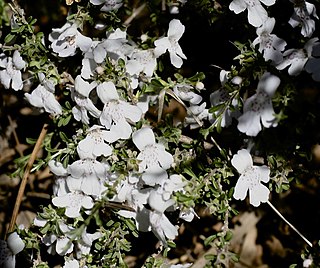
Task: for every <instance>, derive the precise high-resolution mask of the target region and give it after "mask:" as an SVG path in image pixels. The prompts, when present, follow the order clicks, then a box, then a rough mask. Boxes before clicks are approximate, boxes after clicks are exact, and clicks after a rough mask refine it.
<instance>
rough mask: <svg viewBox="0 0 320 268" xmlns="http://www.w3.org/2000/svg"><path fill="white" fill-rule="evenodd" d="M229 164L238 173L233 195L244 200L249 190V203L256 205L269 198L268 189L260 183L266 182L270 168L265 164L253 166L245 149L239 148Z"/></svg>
mask: <svg viewBox="0 0 320 268" xmlns="http://www.w3.org/2000/svg"><path fill="white" fill-rule="evenodd" d="M231 164H232V165H233V166H234V167H235V168H236V169H237V171H238V172H239V173H240V177H239V179H238V181H237V184H236V186H235V191H234V194H233V197H234V198H235V199H240V200H244V199H245V198H246V196H247V192H248V190H249V199H250V204H251V205H253V206H255V207H257V206H259V205H260V203H261V202H267V201H268V199H269V194H270V191H269V189H268V188H267V187H266V186H264V185H263V184H261V182H268V181H269V179H270V178H269V175H270V170H269V168H268V167H267V166H265V165H264V166H254V165H253V161H252V157H251V155H250V154H249V152H248V151H247V150H246V149H242V150H239V151H238V152H237V154H235V155H234V156H233V157H232V159H231Z"/></svg>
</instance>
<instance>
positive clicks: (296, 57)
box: [276, 37, 318, 76]
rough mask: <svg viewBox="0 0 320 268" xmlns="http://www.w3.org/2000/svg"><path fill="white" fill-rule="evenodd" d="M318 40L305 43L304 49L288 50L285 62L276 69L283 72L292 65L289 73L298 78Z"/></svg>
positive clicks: (284, 56)
mask: <svg viewBox="0 0 320 268" xmlns="http://www.w3.org/2000/svg"><path fill="white" fill-rule="evenodd" d="M317 41H318V38H316V37H315V38H312V39H310V40H309V41H308V42H306V43H305V45H304V48H302V49H288V50H286V51H285V52H284V53H283V61H282V62H280V63H279V64H278V65H277V66H276V68H277V69H278V70H283V69H284V68H286V67H287V66H289V65H290V67H289V69H288V73H289V74H290V75H294V76H297V75H298V74H300V73H301V71H302V70H303V68H304V66H305V64H306V62H307V61H308V58H309V57H311V53H312V47H313V46H314V45H316V44H317V43H318V42H317Z"/></svg>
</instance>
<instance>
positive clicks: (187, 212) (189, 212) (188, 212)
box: [179, 208, 199, 222]
mask: <svg viewBox="0 0 320 268" xmlns="http://www.w3.org/2000/svg"><path fill="white" fill-rule="evenodd" d="M194 216H196V217H197V218H199V216H198V215H197V213H196V212H195V211H194V209H193V208H187V209H184V210H182V211H180V213H179V218H180V219H183V220H184V221H187V222H191V221H192V220H193V218H194Z"/></svg>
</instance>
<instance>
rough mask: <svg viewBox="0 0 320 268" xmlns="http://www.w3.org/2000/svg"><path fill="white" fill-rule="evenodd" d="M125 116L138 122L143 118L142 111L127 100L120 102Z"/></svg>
mask: <svg viewBox="0 0 320 268" xmlns="http://www.w3.org/2000/svg"><path fill="white" fill-rule="evenodd" d="M120 105H121V108H122V110H123V115H124V116H125V118H128V119H130V120H131V121H132V122H138V121H139V120H140V119H141V116H142V111H141V109H140V108H139V107H138V106H136V105H131V104H129V103H127V102H121V103H120Z"/></svg>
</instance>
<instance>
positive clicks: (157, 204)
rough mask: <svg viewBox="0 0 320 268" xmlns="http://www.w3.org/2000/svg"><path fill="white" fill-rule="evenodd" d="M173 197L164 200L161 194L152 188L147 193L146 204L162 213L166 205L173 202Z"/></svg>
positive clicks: (168, 205)
mask: <svg viewBox="0 0 320 268" xmlns="http://www.w3.org/2000/svg"><path fill="white" fill-rule="evenodd" d="M174 203H175V202H174V200H173V199H169V200H164V199H163V198H162V194H160V193H158V192H157V191H156V190H152V191H151V192H150V195H149V199H148V204H149V205H150V207H151V208H152V209H154V210H156V211H158V212H160V213H163V212H164V211H165V210H166V209H167V208H168V207H170V206H172V205H173V204H174Z"/></svg>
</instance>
